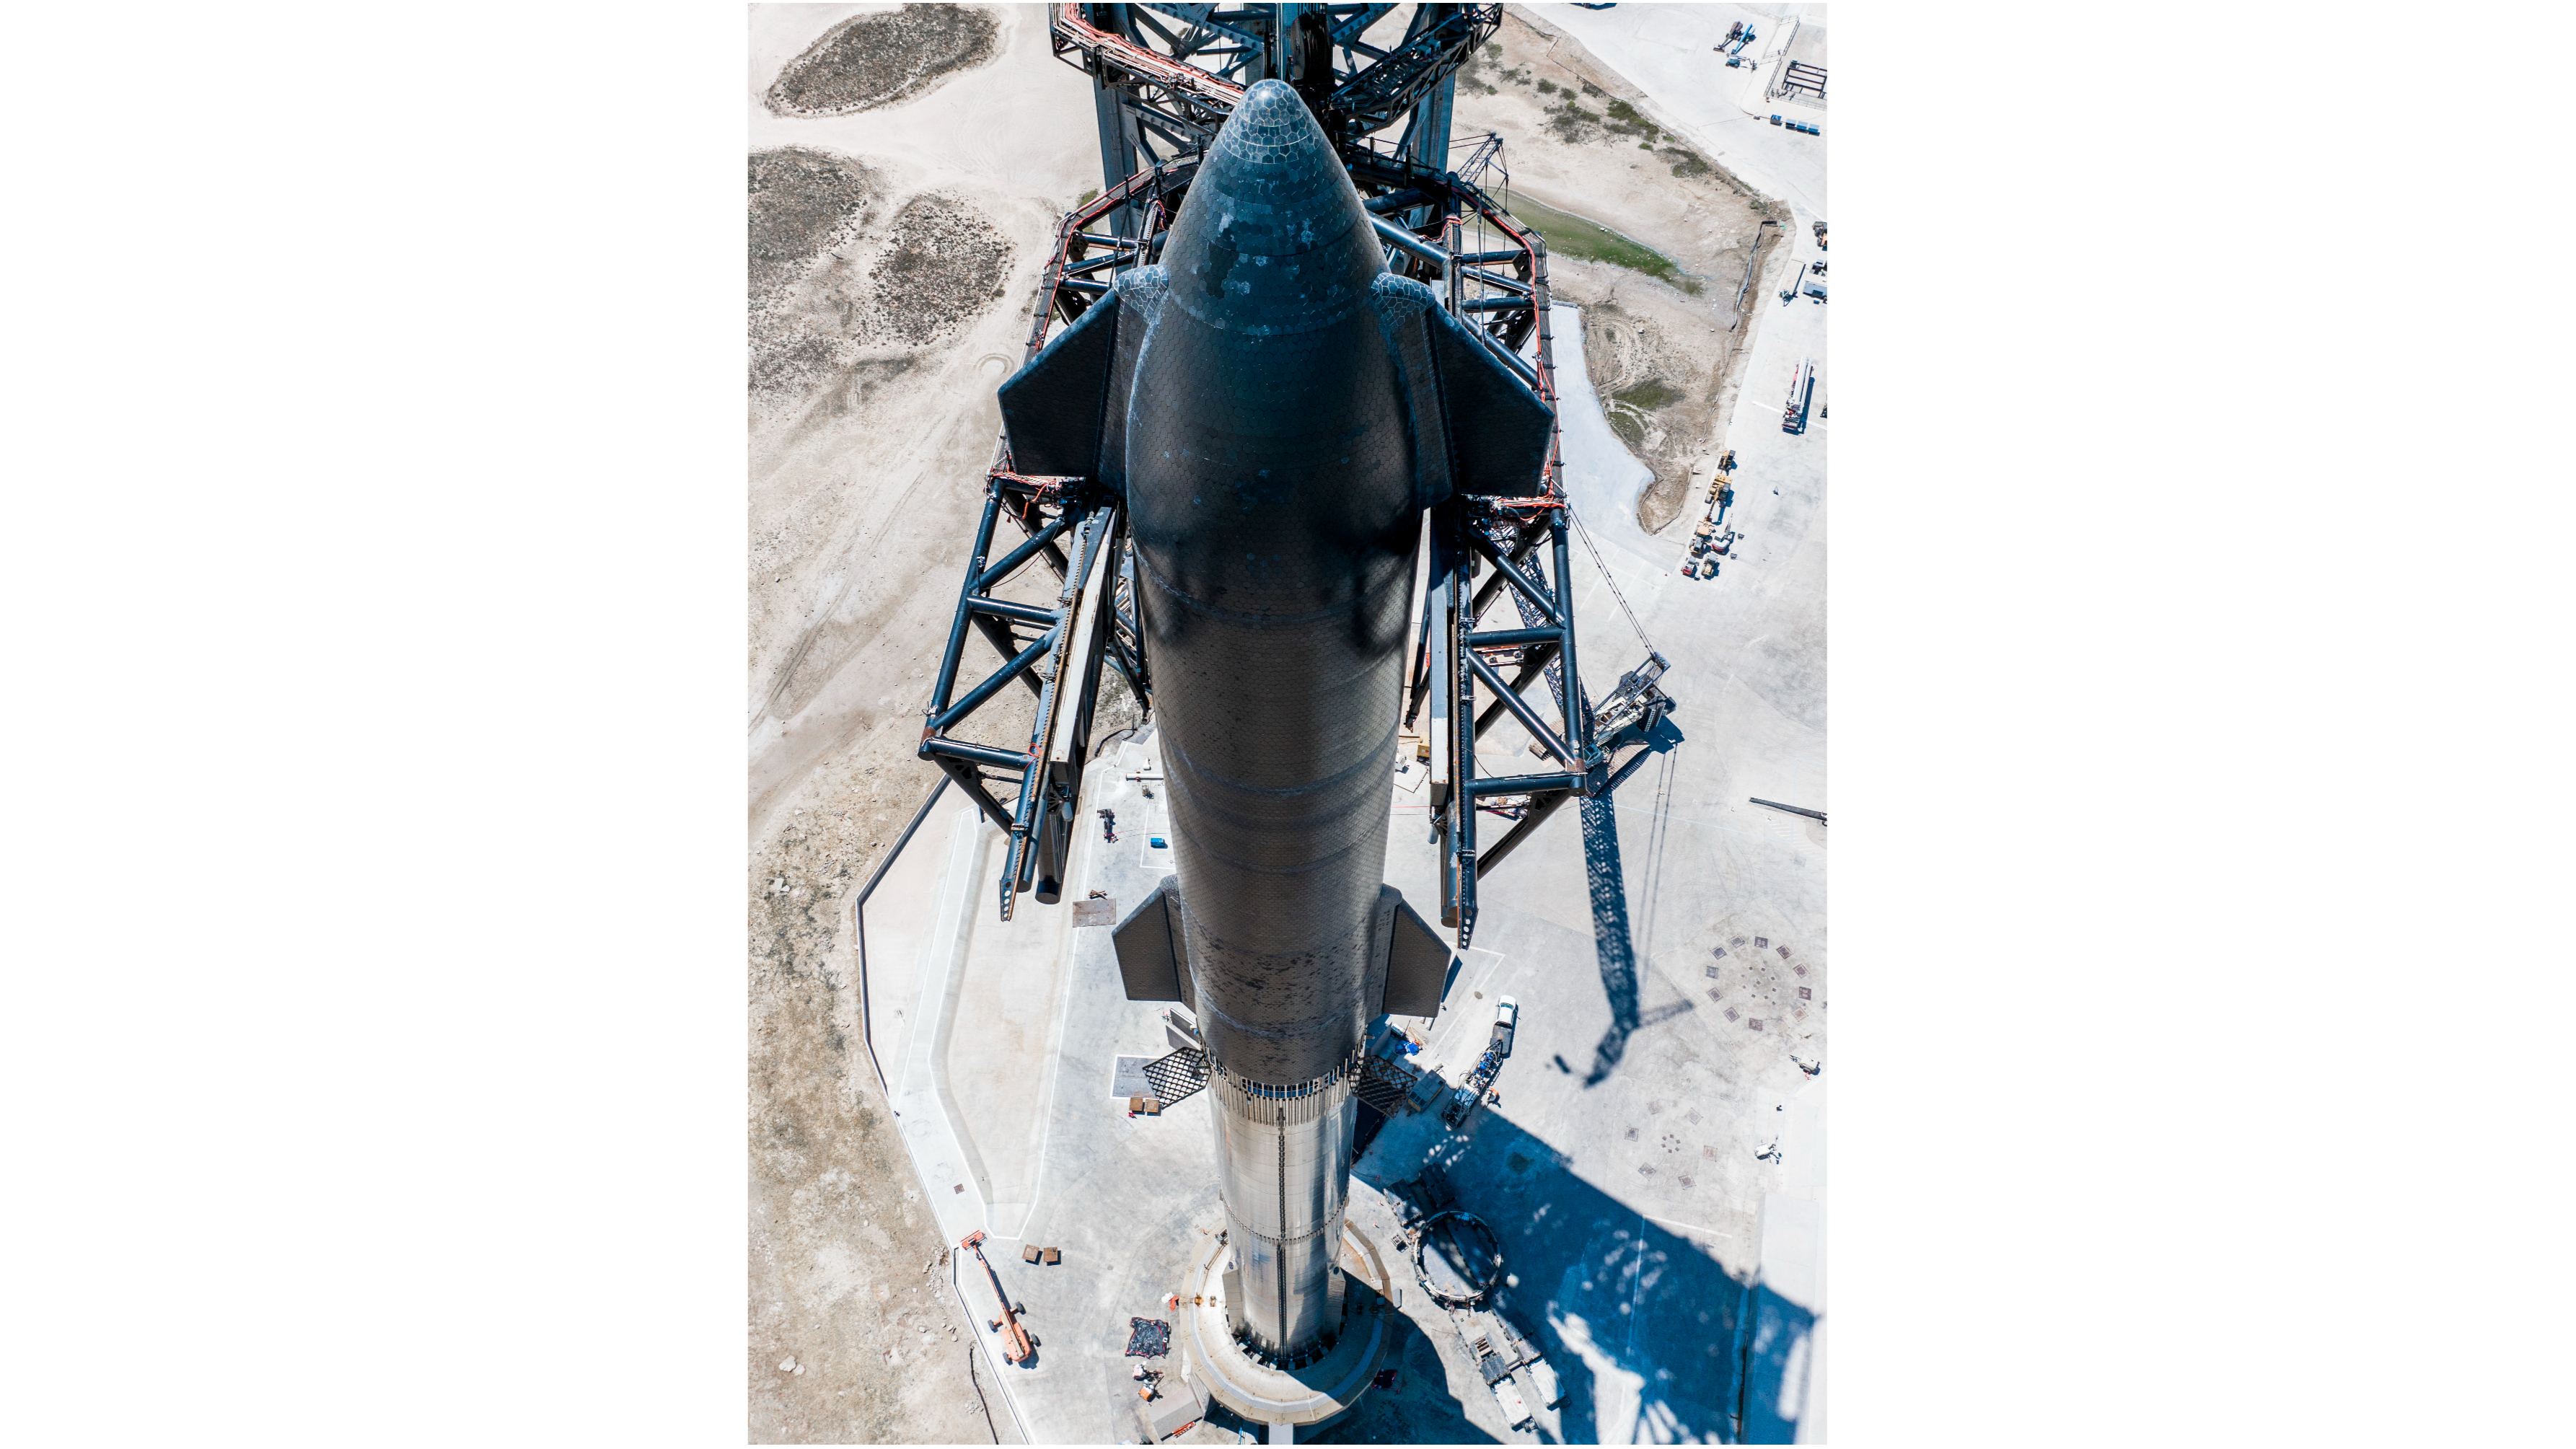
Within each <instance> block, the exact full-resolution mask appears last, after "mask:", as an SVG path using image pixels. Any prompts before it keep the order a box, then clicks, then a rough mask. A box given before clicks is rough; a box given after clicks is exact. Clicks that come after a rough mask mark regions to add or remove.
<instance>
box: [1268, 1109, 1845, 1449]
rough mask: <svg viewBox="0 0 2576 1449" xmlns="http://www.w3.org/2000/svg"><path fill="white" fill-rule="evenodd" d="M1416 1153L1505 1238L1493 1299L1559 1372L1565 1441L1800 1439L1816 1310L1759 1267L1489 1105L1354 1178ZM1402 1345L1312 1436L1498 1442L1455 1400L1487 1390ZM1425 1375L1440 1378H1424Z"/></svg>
mask: <svg viewBox="0 0 2576 1449" xmlns="http://www.w3.org/2000/svg"><path fill="white" fill-rule="evenodd" d="M1425 1161H1428V1162H1429V1163H1431V1164H1432V1165H1436V1166H1438V1167H1439V1168H1440V1169H1441V1171H1442V1172H1443V1173H1444V1174H1445V1175H1446V1176H1447V1178H1448V1180H1449V1182H1450V1184H1451V1186H1452V1187H1453V1188H1454V1189H1455V1191H1456V1193H1457V1196H1458V1203H1459V1206H1461V1207H1464V1208H1466V1209H1468V1210H1469V1211H1471V1212H1473V1213H1475V1214H1477V1216H1479V1217H1481V1218H1483V1219H1484V1220H1485V1222H1486V1223H1487V1224H1488V1225H1489V1226H1490V1227H1492V1229H1493V1230H1494V1233H1495V1236H1496V1237H1497V1239H1499V1240H1500V1242H1501V1245H1502V1251H1503V1263H1504V1268H1505V1271H1506V1273H1507V1274H1508V1276H1507V1277H1506V1278H1505V1280H1504V1286H1502V1287H1500V1288H1498V1289H1497V1290H1495V1296H1494V1304H1493V1306H1494V1307H1495V1308H1496V1309H1497V1310H1498V1311H1500V1312H1501V1313H1502V1314H1503V1316H1505V1317H1506V1318H1508V1319H1510V1320H1511V1321H1512V1323H1513V1325H1514V1326H1515V1327H1516V1328H1518V1329H1519V1330H1520V1331H1521V1332H1522V1333H1524V1334H1526V1335H1528V1336H1529V1338H1530V1339H1531V1341H1532V1342H1533V1343H1534V1344H1535V1345H1537V1346H1538V1347H1539V1348H1540V1349H1541V1350H1542V1351H1543V1352H1544V1353H1545V1354H1546V1355H1547V1359H1548V1362H1549V1363H1550V1364H1551V1365H1553V1366H1554V1368H1555V1370H1556V1373H1557V1377H1558V1380H1559V1383H1560V1385H1561V1388H1562V1392H1563V1393H1564V1394H1565V1400H1564V1403H1563V1404H1562V1406H1561V1407H1560V1408H1559V1409H1558V1410H1557V1413H1558V1416H1559V1417H1558V1422H1559V1425H1560V1429H1561V1434H1562V1439H1561V1442H1564V1443H1569V1444H1588V1443H1600V1442H1603V1441H1604V1440H1603V1436H1604V1435H1605V1434H1607V1435H1609V1436H1610V1437H1611V1438H1613V1439H1616V1440H1618V1441H1620V1442H1653V1443H1748V1444H1785V1443H1789V1442H1792V1441H1793V1440H1794V1439H1795V1438H1796V1436H1797V1427H1798V1416H1799V1415H1800V1414H1801V1413H1803V1411H1804V1409H1803V1401H1804V1397H1805V1385H1804V1382H1803V1378H1804V1365H1805V1362H1806V1358H1807V1355H1806V1348H1805V1345H1806V1341H1807V1338H1808V1336H1809V1334H1810V1332H1811V1331H1812V1329H1813V1327H1814V1324H1815V1315H1814V1314H1812V1313H1810V1312H1809V1311H1808V1310H1806V1309H1804V1308H1802V1307H1800V1306H1798V1305H1797V1304H1794V1303H1791V1302H1790V1301H1788V1300H1787V1299H1785V1298H1782V1297H1780V1296H1779V1295H1778V1294H1776V1293H1774V1292H1772V1291H1771V1290H1770V1289H1768V1288H1767V1287H1764V1286H1762V1285H1760V1284H1759V1283H1755V1282H1752V1281H1750V1280H1751V1279H1752V1278H1753V1277H1754V1271H1753V1265H1751V1264H1736V1265H1730V1264H1727V1263H1725V1262H1723V1261H1721V1260H1720V1259H1719V1258H1718V1256H1717V1255H1716V1254H1715V1253H1714V1252H1712V1251H1711V1250H1709V1249H1707V1248H1705V1247H1702V1246H1701V1245H1699V1244H1697V1243H1694V1242H1692V1241H1691V1240H1690V1239H1688V1238H1685V1237H1682V1236H1680V1235H1679V1234H1677V1233H1674V1232H1671V1231H1669V1230H1667V1229H1665V1228H1663V1227H1661V1226H1658V1225H1657V1224H1656V1223H1654V1222H1653V1221H1651V1220H1649V1219H1648V1218H1646V1217H1644V1216H1643V1215H1642V1214H1640V1213H1639V1212H1638V1211H1637V1210H1636V1209H1635V1208H1633V1207H1630V1206H1628V1205H1627V1204H1625V1203H1622V1202H1620V1201H1619V1200H1618V1199H1617V1198H1614V1197H1612V1196H1611V1195H1610V1194H1608V1193H1607V1192H1604V1191H1602V1190H1601V1189H1600V1188H1598V1187H1595V1186H1594V1185H1593V1184H1591V1183H1589V1182H1587V1181H1585V1180H1584V1179H1583V1178H1581V1177H1579V1176H1577V1175H1576V1174H1575V1172H1574V1171H1573V1170H1572V1165H1571V1160H1570V1159H1569V1158H1568V1157H1567V1156H1566V1155H1565V1154H1564V1153H1561V1152H1559V1151H1557V1150H1556V1149H1555V1148H1554V1147H1552V1146H1550V1145H1549V1144H1548V1143H1546V1142H1545V1141H1542V1140H1541V1139H1539V1138H1538V1137H1535V1136H1533V1135H1531V1134H1530V1133H1528V1132H1526V1131H1524V1130H1523V1129H1522V1128H1521V1127H1520V1126H1519V1125H1518V1124H1517V1123H1515V1122H1513V1121H1512V1120H1511V1119H1510V1118H1509V1117H1506V1116H1504V1115H1503V1114H1502V1113H1501V1112H1499V1111H1498V1110H1495V1109H1490V1108H1489V1109H1487V1110H1485V1111H1483V1112H1479V1113H1478V1114H1477V1115H1476V1116H1475V1117H1474V1118H1473V1119H1472V1120H1471V1121H1470V1122H1469V1124H1468V1127H1467V1130H1466V1131H1465V1132H1463V1133H1458V1134H1453V1135H1451V1136H1448V1137H1445V1138H1443V1139H1441V1140H1440V1141H1439V1142H1438V1143H1437V1144H1436V1145H1435V1146H1433V1147H1432V1148H1431V1149H1430V1151H1429V1152H1428V1153H1427V1154H1426V1155H1425V1158H1424V1159H1420V1160H1415V1159H1406V1160H1400V1161H1390V1160H1386V1159H1385V1158H1384V1157H1383V1156H1372V1157H1369V1158H1367V1159H1364V1160H1363V1161H1361V1162H1360V1163H1359V1164H1358V1165H1357V1167H1356V1168H1355V1172H1356V1174H1357V1175H1358V1176H1359V1177H1361V1178H1362V1179H1363V1180H1365V1181H1367V1182H1369V1183H1371V1184H1372V1185H1374V1186H1377V1187H1379V1188H1381V1189H1385V1188H1387V1187H1389V1185H1390V1184H1392V1183H1395V1182H1400V1181H1404V1180H1406V1179H1409V1178H1413V1177H1415V1176H1417V1175H1419V1174H1420V1173H1421V1171H1422V1168H1423V1165H1424V1162H1425ZM1404 1271H1405V1272H1406V1273H1408V1274H1409V1273H1410V1271H1411V1265H1410V1259H1409V1257H1408V1258H1407V1260H1406V1266H1405V1269H1404ZM1408 1292H1409V1293H1419V1292H1420V1287H1419V1285H1418V1284H1416V1285H1413V1286H1412V1287H1411V1288H1410V1289H1409V1290H1408ZM1419 1337H1420V1335H1419V1331H1418V1330H1417V1332H1416V1338H1417V1339H1419ZM1405 1352H1406V1356H1405V1358H1404V1360H1403V1363H1404V1382H1403V1383H1401V1384H1400V1386H1399V1390H1398V1392H1396V1393H1394V1394H1391V1395H1379V1394H1372V1395H1371V1396H1370V1397H1369V1399H1366V1400H1363V1401H1362V1402H1361V1404H1360V1405H1359V1406H1358V1407H1357V1408H1356V1409H1354V1410H1353V1411H1352V1413H1351V1415H1350V1416H1349V1417H1348V1418H1346V1419H1344V1420H1343V1421H1342V1422H1340V1423H1337V1424H1335V1425H1333V1426H1331V1427H1330V1428H1328V1429H1326V1430H1324V1431H1323V1432H1322V1433H1320V1434H1318V1435H1317V1436H1316V1442H1319V1443H1342V1444H1362V1443H1368V1444H1376V1443H1441V1442H1470V1443H1475V1442H1492V1440H1493V1437H1494V1436H1493V1435H1492V1434H1490V1433H1489V1432H1486V1431H1484V1430H1481V1429H1476V1428H1475V1427H1474V1426H1473V1424H1472V1423H1471V1422H1470V1421H1469V1420H1468V1419H1467V1415H1466V1412H1465V1409H1464V1406H1463V1399H1464V1396H1465V1395H1467V1394H1470V1393H1473V1394H1486V1393H1487V1392H1488V1391H1487V1390H1486V1388H1485V1386H1484V1384H1483V1382H1482V1381H1481V1380H1480V1379H1478V1378H1476V1377H1475V1376H1474V1375H1472V1374H1469V1375H1467V1376H1466V1377H1465V1378H1464V1380H1463V1381H1460V1380H1458V1379H1457V1378H1456V1377H1455V1376H1454V1371H1452V1373H1448V1374H1444V1373H1442V1371H1441V1369H1440V1367H1439V1363H1438V1358H1437V1354H1436V1351H1432V1350H1431V1345H1430V1344H1429V1343H1428V1342H1427V1341H1424V1342H1422V1343H1421V1346H1420V1349H1419V1350H1417V1349H1416V1347H1415V1345H1414V1344H1413V1343H1408V1344H1407V1346H1406V1350H1405ZM1417 1364H1419V1366H1420V1367H1419V1368H1418V1369H1417ZM1432 1375H1439V1376H1440V1382H1438V1383H1430V1382H1425V1381H1424V1380H1428V1379H1429V1378H1430V1377H1431V1376H1432ZM1372 1405H1374V1407H1372ZM1541 1438H1542V1439H1543V1440H1544V1439H1547V1436H1545V1435H1542V1436H1541ZM1549 1442H1558V1441H1555V1440H1549Z"/></svg>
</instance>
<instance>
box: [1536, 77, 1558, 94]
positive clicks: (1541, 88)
mask: <svg viewBox="0 0 2576 1449" xmlns="http://www.w3.org/2000/svg"><path fill="white" fill-rule="evenodd" d="M1538 93H1539V94H1540V95H1543V96H1552V95H1555V94H1556V82H1554V81H1552V80H1549V79H1548V78H1547V77H1546V76H1540V77H1539V78H1538Z"/></svg>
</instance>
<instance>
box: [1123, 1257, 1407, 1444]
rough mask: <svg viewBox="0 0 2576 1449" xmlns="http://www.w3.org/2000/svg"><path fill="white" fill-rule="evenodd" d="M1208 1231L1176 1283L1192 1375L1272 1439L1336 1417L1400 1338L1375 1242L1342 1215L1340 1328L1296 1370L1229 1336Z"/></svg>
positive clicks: (1390, 1282)
mask: <svg viewBox="0 0 2576 1449" xmlns="http://www.w3.org/2000/svg"><path fill="white" fill-rule="evenodd" d="M1230 1251H1232V1250H1231V1249H1230V1248H1229V1247H1228V1246H1227V1245H1226V1244H1225V1243H1224V1242H1223V1241H1221V1240H1220V1239H1218V1238H1215V1237H1211V1238H1210V1239H1208V1243H1207V1246H1206V1247H1205V1248H1203V1249H1201V1250H1200V1252H1199V1254H1198V1256H1197V1258H1196V1259H1195V1260H1194V1261H1193V1262H1192V1263H1191V1265H1190V1272H1189V1277H1188V1281H1187V1282H1186V1283H1185V1284H1184V1285H1183V1286H1182V1289H1181V1307H1180V1310H1179V1313H1178V1315H1177V1317H1178V1322H1177V1323H1175V1325H1174V1328H1175V1330H1176V1331H1175V1333H1174V1334H1173V1337H1174V1338H1176V1339H1178V1340H1179V1341H1180V1342H1181V1343H1182V1344H1183V1346H1184V1350H1185V1354H1186V1360H1185V1361H1186V1363H1187V1364H1188V1370H1189V1378H1190V1380H1191V1381H1192V1382H1193V1383H1195V1384H1197V1385H1198V1386H1199V1387H1200V1388H1201V1389H1203V1390H1204V1391H1205V1392H1206V1393H1207V1394H1208V1395H1209V1396H1211V1397H1213V1398H1214V1399H1215V1400H1216V1401H1217V1402H1219V1403H1221V1404H1223V1405H1225V1406H1226V1407H1227V1408H1228V1409H1231V1410H1233V1411H1234V1412H1235V1413H1237V1414H1239V1415H1241V1416H1243V1417H1244V1418H1246V1419H1249V1420H1251V1421H1253V1422H1254V1423H1258V1424H1266V1425H1269V1426H1271V1437H1272V1442H1274V1443H1275V1442H1285V1440H1286V1437H1287V1435H1286V1434H1283V1433H1282V1431H1283V1430H1284V1431H1288V1432H1290V1433H1293V1431H1295V1430H1297V1429H1303V1428H1309V1427H1312V1426H1314V1425H1319V1424H1322V1423H1323V1422H1324V1421H1326V1420H1328V1419H1332V1418H1335V1417H1338V1416H1339V1415H1340V1414H1341V1413H1342V1412H1343V1411H1344V1410H1346V1409H1348V1408H1350V1407H1351V1406H1352V1405H1353V1404H1356V1403H1358V1402H1359V1400H1360V1396H1361V1395H1362V1394H1365V1393H1367V1392H1368V1389H1369V1381H1370V1379H1371V1378H1372V1377H1373V1376H1374V1375H1375V1374H1376V1373H1377V1372H1378V1370H1379V1369H1381V1368H1383V1367H1385V1366H1386V1363H1387V1362H1388V1360H1390V1359H1391V1358H1392V1357H1393V1356H1394V1353H1395V1348H1396V1345H1397V1344H1398V1343H1400V1342H1401V1341H1402V1335H1403V1331H1404V1315H1403V1314H1402V1313H1401V1312H1400V1311H1398V1310H1397V1308H1396V1306H1395V1304H1396V1301H1397V1300H1396V1297H1395V1287H1394V1284H1395V1280H1394V1278H1393V1276H1392V1275H1390V1274H1389V1273H1388V1271H1387V1267H1386V1259H1385V1258H1384V1256H1383V1255H1381V1254H1380V1253H1379V1252H1378V1249H1377V1245H1376V1244H1375V1243H1373V1242H1371V1241H1369V1239H1368V1237H1367V1236H1366V1235H1365V1234H1363V1233H1361V1232H1360V1230H1359V1229H1358V1228H1356V1227H1353V1226H1351V1225H1350V1224H1349V1223H1348V1222H1347V1221H1345V1222H1344V1223H1343V1225H1342V1253H1341V1264H1342V1270H1343V1273H1344V1275H1345V1284H1346V1286H1345V1287H1344V1290H1343V1292H1344V1295H1345V1296H1344V1298H1343V1300H1342V1331H1341V1337H1340V1339H1339V1340H1338V1341H1337V1342H1336V1343H1335V1344H1334V1345H1333V1347H1332V1349H1331V1351H1330V1352H1328V1353H1326V1354H1325V1355H1324V1357H1323V1358H1322V1359H1321V1360H1319V1361H1317V1362H1315V1363H1311V1364H1308V1365H1306V1366H1305V1367H1304V1368H1299V1369H1280V1368H1272V1367H1269V1366H1268V1365H1266V1364H1262V1363H1259V1362H1256V1361H1255V1360H1254V1359H1253V1358H1251V1357H1250V1356H1249V1355H1247V1354H1246V1353H1245V1352H1244V1351H1243V1349H1242V1348H1241V1347H1239V1346H1238V1345H1237V1344H1236V1343H1235V1341H1234V1335H1233V1332H1232V1330H1231V1329H1230V1328H1229V1327H1228V1325H1227V1322H1226V1313H1225V1301H1224V1297H1225V1264H1226V1255H1227V1254H1228V1253H1229V1252H1230Z"/></svg>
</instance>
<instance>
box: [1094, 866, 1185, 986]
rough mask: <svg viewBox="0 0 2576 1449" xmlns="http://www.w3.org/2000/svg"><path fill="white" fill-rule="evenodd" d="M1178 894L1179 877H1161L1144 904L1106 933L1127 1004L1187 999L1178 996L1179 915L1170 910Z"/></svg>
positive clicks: (1179, 891) (1179, 888)
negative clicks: (1115, 959)
mask: <svg viewBox="0 0 2576 1449" xmlns="http://www.w3.org/2000/svg"><path fill="white" fill-rule="evenodd" d="M1180 894H1181V883H1180V880H1179V878H1178V877H1176V876H1168V875H1167V876H1165V877H1163V881H1162V884H1160V885H1158V886H1156V887H1154V893H1153V894H1152V895H1150V896H1147V897H1145V901H1144V904H1142V905H1140V906H1138V907H1136V909H1134V910H1132V911H1129V912H1128V913H1127V919H1125V920H1123V921H1120V922H1119V923H1118V925H1117V928H1116V929H1114V930H1112V931H1111V932H1110V933H1109V944H1110V946H1111V947H1112V948H1114V949H1115V950H1116V951H1117V953H1118V977H1119V980H1120V981H1121V982H1122V983H1124V984H1125V986H1126V988H1127V999H1128V1000H1129V1001H1187V999H1188V998H1186V997H1184V996H1183V995H1182V994H1181V932H1180V920H1179V915H1180V913H1179V912H1178V911H1176V910H1174V909H1173V906H1174V904H1175V903H1176V902H1178V901H1179V899H1180Z"/></svg>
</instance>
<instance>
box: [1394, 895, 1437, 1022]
mask: <svg viewBox="0 0 2576 1449" xmlns="http://www.w3.org/2000/svg"><path fill="white" fill-rule="evenodd" d="M1391 937H1392V939H1390V940H1389V942H1388V944H1387V959H1386V997H1385V1000H1384V1001H1383V1003H1382V1004H1381V1005H1380V1006H1379V1008H1378V1009H1379V1010H1380V1011H1381V1012H1384V1013H1385V1014H1387V1015H1390V1016H1422V1017H1432V1018H1437V1017H1438V1016H1439V1015H1440V993H1441V992H1442V991H1443V990H1444V989H1445V988H1446V987H1447V986H1448V984H1449V943H1448V942H1447V941H1445V940H1442V939H1441V937H1440V933H1439V932H1437V931H1435V930H1433V929H1431V926H1430V924H1429V923H1428V922H1425V921H1424V920H1423V919H1422V917H1420V916H1419V915H1416V914H1415V913H1414V910H1413V906H1412V904H1411V903H1410V902H1406V901H1398V902H1397V903H1396V907H1395V928H1394V930H1393V931H1392V933H1391Z"/></svg>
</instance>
